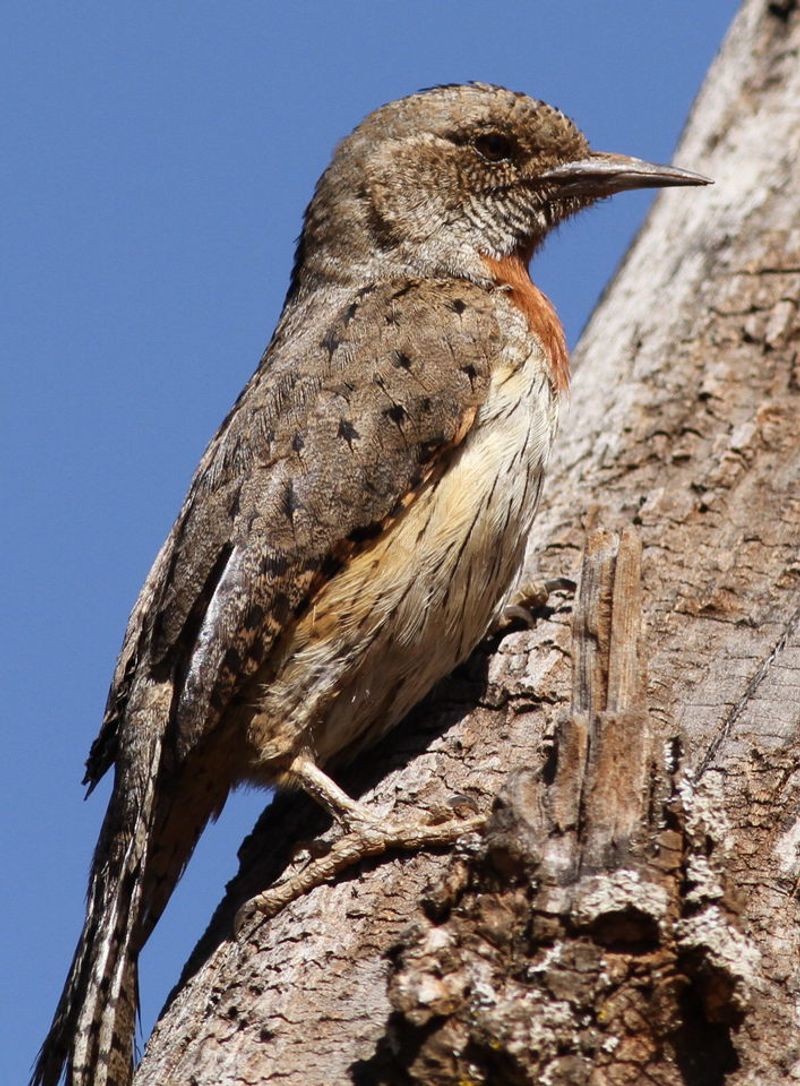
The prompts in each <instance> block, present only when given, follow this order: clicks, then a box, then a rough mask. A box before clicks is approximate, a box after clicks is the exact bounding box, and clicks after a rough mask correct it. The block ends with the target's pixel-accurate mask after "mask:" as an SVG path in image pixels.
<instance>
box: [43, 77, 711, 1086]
mask: <svg viewBox="0 0 800 1086" xmlns="http://www.w3.org/2000/svg"><path fill="white" fill-rule="evenodd" d="M707 183H710V182H709V180H708V179H707V178H705V177H702V176H701V175H699V174H696V173H693V172H689V171H687V170H681V169H677V168H675V167H671V166H660V165H655V164H652V163H648V162H644V161H641V160H639V159H636V158H632V157H629V156H626V155H621V154H612V153H604V152H598V151H594V150H592V149H591V148H590V146H589V143H588V141H587V139H586V137H585V136H584V135H583V133H582V132H581V131H580V130H579V129H578V128H577V126H576V125H575V124H574V123H573V122H572V121H571V120H570V119H569V118H568V117H567V116H566V115H565V114H564V113H563V112H561V111H560V110H559V109H557V108H555V107H553V106H551V105H548V104H547V103H545V102H543V101H540V100H538V99H535V98H532V97H529V96H528V95H526V94H523V93H519V92H515V91H511V90H508V89H506V88H504V87H500V86H494V85H490V84H485V83H468V84H455V85H442V86H438V87H433V88H429V89H427V90H424V91H420V92H418V93H415V94H412V95H409V96H407V97H405V98H401V99H399V100H396V101H394V102H391V103H389V104H387V105H384V106H381V107H380V108H378V109H376V110H375V111H374V112H372V113H371V114H369V115H368V116H367V117H366V118H365V119H364V120H363V121H362V122H361V124H359V125H358V126H357V127H356V128H355V129H354V131H353V132H352V133H351V134H350V135H349V136H347V137H346V138H345V139H344V140H343V141H342V142H341V143H340V144H339V146H338V147H337V148H336V150H335V153H334V155H333V158H332V160H331V163H330V165H329V166H328V168H327V169H326V170H325V172H324V173H323V174H322V176H321V178H320V179H319V181H318V183H317V186H316V188H315V191H314V194H313V197H312V199H311V202H310V203H309V205H308V207H307V209H306V212H305V217H304V223H303V229H302V233H301V235H300V238H299V241H298V243H297V250H296V256H295V262H294V268H293V271H292V274H291V279H290V284H289V288H288V293H287V296H286V300H285V304H284V308H283V310H282V313H281V316H280V318H279V321H278V324H277V327H276V329H275V331H274V333H273V336H272V339H271V341H270V343H269V345H268V347H267V349H266V351H265V352H264V355H263V357H262V358H261V360H260V363H259V365H258V367H257V369H256V371H255V373H254V374H253V376H252V378H251V379H250V381H249V383H248V384H247V385H246V387H245V388H244V390H243V392H242V393H241V395H240V396H239V398H238V400H237V401H236V403H235V406H234V407H233V409H232V410H231V411H230V413H229V414H228V416H227V417H226V418H225V420H224V422H223V423H222V425H221V427H220V429H219V430H218V432H217V433H216V435H215V436H214V437H213V439H212V440H211V442H210V444H209V446H208V448H207V449H206V451H205V453H204V455H203V457H202V459H201V461H200V464H199V466H198V468H197V470H196V473H195V475H194V477H193V479H192V482H191V484H190V488H189V491H188V495H187V497H186V499H185V501H184V503H183V506H182V508H181V510H180V512H179V515H178V517H177V520H176V521H175V524H174V526H173V527H172V530H171V531H170V533H169V535H168V537H167V539H166V541H165V543H164V545H163V546H162V548H161V550H160V551H159V553H158V555H157V557H156V559H155V562H154V564H153V567H152V569H151V571H150V573H149V575H148V577H147V579H146V581H145V584H144V586H143V588H142V590H141V593H140V595H139V597H138V599H137V601H136V603H135V605H134V608H133V611H132V614H131V616H130V619H129V622H128V626H127V629H126V632H125V636H124V640H123V645H122V649H121V652H120V655H119V658H118V661H117V664H116V668H115V671H114V675H113V679H112V683H111V688H110V692H109V696H108V702H107V706H106V710H105V714H104V717H103V720H102V724H101V728H100V733H99V735H98V737H97V739H96V740H95V742H94V743H93V745H92V747H91V751H90V753H89V757H88V760H87V763H86V776H85V779H84V783H85V784H86V785H88V789H89V791H90V792H91V790H92V789H94V787H95V786H96V785H97V783H98V781H99V780H100V779H101V777H103V776H104V774H105V773H106V772H108V771H109V770H111V769H112V768H113V773H114V782H113V789H112V794H111V798H110V800H109V804H108V809H107V812H106V815H105V819H104V822H103V825H102V829H101V832H100V836H99V840H98V842H97V846H96V850H95V853H94V858H93V861H92V866H91V872H90V881H89V890H88V896H87V912H86V920H85V924H84V928H83V932H82V934H81V936H80V940H79V942H78V945H77V948H76V950H75V955H74V958H73V961H72V965H71V968H70V971H69V974H68V977H67V981H66V984H65V987H64V991H63V994H62V996H61V999H60V1001H59V1003H58V1006H57V1009H56V1012H55V1016H54V1019H53V1022H52V1026H51V1028H50V1032H49V1034H48V1035H47V1038H46V1040H45V1042H44V1044H43V1046H42V1048H41V1050H40V1053H39V1056H38V1059H37V1062H36V1064H35V1067H34V1070H33V1073H32V1077H31V1080H30V1082H31V1086H56V1083H58V1081H59V1080H60V1078H61V1076H62V1074H64V1075H65V1081H66V1083H67V1086H90V1084H92V1086H127V1084H128V1083H130V1081H131V1078H132V1075H133V1062H134V1060H133V1041H134V1026H135V1016H136V1003H137V976H136V962H137V956H138V954H139V951H140V950H141V948H142V946H143V945H144V943H145V941H146V940H147V938H148V937H149V935H150V934H151V932H152V930H153V928H154V926H155V924H156V923H157V921H158V919H159V917H160V915H161V913H162V912H163V910H164V908H165V906H166V903H167V901H168V899H169V897H170V894H171V893H172V890H173V889H174V887H175V885H176V883H177V881H178V879H179V878H180V876H181V874H182V872H183V870H184V868H185V866H186V864H187V863H188V861H189V859H190V857H191V854H192V851H193V849H194V846H195V844H196V842H197V840H198V838H199V836H200V834H201V833H202V831H203V829H204V827H205V826H206V824H207V823H208V821H209V820H210V819H213V818H215V817H216V816H217V815H218V814H219V812H220V811H221V809H222V806H223V805H224V803H225V800H226V797H227V795H228V793H229V792H230V790H231V789H232V788H234V787H236V786H237V785H239V784H242V783H255V784H258V785H263V786H266V787H278V788H300V789H303V790H305V791H306V792H308V793H309V794H310V795H311V796H313V797H314V798H315V799H316V800H317V801H318V802H320V803H321V804H322V805H323V806H324V807H326V808H327V809H328V810H329V811H330V812H331V813H332V815H333V816H334V818H335V819H336V820H337V821H338V822H340V823H341V824H342V825H343V826H344V827H345V829H348V828H349V829H350V830H353V829H354V828H355V829H357V828H358V825H359V824H365V823H368V822H369V820H370V818H371V817H372V816H371V814H370V811H369V809H368V805H366V804H362V803H360V802H358V801H356V800H354V799H352V798H350V797H349V796H347V794H346V793H345V792H344V791H343V790H342V789H341V788H340V787H339V786H338V785H337V784H336V783H335V781H334V780H333V778H332V777H331V776H330V772H329V770H330V767H331V766H336V765H339V764H342V763H344V762H347V761H352V760H353V759H355V758H358V757H359V755H360V754H361V753H362V752H363V751H364V750H365V748H367V747H368V746H369V745H371V744H373V743H375V742H376V740H378V739H379V738H381V737H382V736H383V735H384V734H385V733H387V732H388V731H389V730H390V729H391V728H393V727H395V726H396V725H397V724H398V723H399V722H400V721H402V719H403V717H404V716H406V714H407V713H408V712H409V710H410V709H411V708H412V707H413V706H414V705H416V704H417V703H418V702H419V701H420V700H421V699H422V698H423V697H424V695H425V694H426V693H427V692H428V691H429V690H430V689H431V688H432V687H433V685H434V684H435V683H436V682H437V681H438V680H440V679H441V678H443V677H444V676H446V675H447V674H448V673H449V672H450V671H452V670H453V668H454V667H456V666H457V665H458V664H459V663H460V662H462V661H463V660H465V659H466V658H467V657H468V656H469V654H470V653H471V652H472V651H473V649H474V648H475V647H476V645H477V644H478V643H479V642H480V641H481V640H482V639H483V637H484V636H485V635H486V633H487V631H488V630H489V629H490V628H491V627H492V624H493V623H494V622H495V621H496V620H497V619H498V617H499V616H500V615H501V614H502V610H503V607H504V605H505V604H506V602H507V601H508V600H509V598H510V594H511V592H512V591H513V589H514V587H515V585H516V583H517V579H518V577H519V574H520V569H521V566H522V561H523V556H524V553H525V549H526V542H527V539H528V535H529V532H530V530H531V526H532V523H533V520H534V515H535V512H536V507H537V502H538V499H539V494H540V491H541V487H542V481H543V478H544V471H545V466H546V463H547V459H548V455H549V453H550V449H551V447H552V444H553V440H554V437H555V434H556V428H557V420H558V413H559V405H560V403H561V402H562V401H563V399H564V395H565V393H566V391H567V388H568V385H569V360H568V353H567V347H566V341H565V335H564V331H563V329H562V326H561V324H560V322H559V319H558V317H557V315H556V312H555V309H554V308H553V305H552V304H551V302H550V301H549V300H548V298H547V297H546V296H545V295H544V294H543V293H542V292H541V291H540V290H539V288H538V287H537V286H535V284H534V283H533V281H532V280H531V278H530V273H529V264H530V261H531V259H532V256H533V254H534V253H535V251H536V250H537V249H538V248H539V247H540V246H541V244H542V243H543V241H544V240H545V238H546V237H547V235H548V234H549V233H550V232H551V231H552V230H553V229H554V228H556V227H557V226H558V225H559V224H561V223H562V222H564V221H565V220H566V219H568V218H570V217H571V216H573V215H575V214H576V213H577V212H579V211H581V210H582V209H584V208H587V207H589V206H590V205H592V204H593V203H595V202H596V201H597V200H600V199H602V198H604V197H607V196H610V195H613V194H614V193H618V192H622V191H625V190H628V189H640V188H651V187H663V186H680V185H687V186H689V185H704V184H707Z"/></svg>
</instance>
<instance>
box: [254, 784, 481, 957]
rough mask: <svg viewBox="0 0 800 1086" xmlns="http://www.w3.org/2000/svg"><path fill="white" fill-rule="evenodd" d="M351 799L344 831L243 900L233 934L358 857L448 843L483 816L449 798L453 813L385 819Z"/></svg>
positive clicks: (271, 914) (473, 827) (476, 826)
mask: <svg viewBox="0 0 800 1086" xmlns="http://www.w3.org/2000/svg"><path fill="white" fill-rule="evenodd" d="M348 798H349V797H348ZM350 802H351V803H352V804H354V806H355V807H356V808H357V812H350V815H349V817H348V831H347V832H346V833H345V835H344V836H343V837H340V838H339V839H338V840H337V841H335V842H334V843H333V845H332V846H331V847H330V849H329V851H327V852H326V853H325V854H324V855H322V856H319V857H317V858H315V859H312V860H310V861H309V862H308V863H307V864H306V866H305V867H304V868H302V870H300V871H298V872H297V874H295V875H291V876H289V877H288V878H286V879H284V880H283V881H282V882H279V883H277V884H276V885H274V886H271V887H270V888H269V889H268V890H265V891H263V892H262V893H260V894H257V895H256V896H255V897H253V898H251V899H250V900H249V901H247V902H245V904H244V905H242V907H241V908H240V909H239V911H238V913H237V914H236V919H235V922H234V930H235V932H236V934H237V936H238V935H240V933H241V932H242V930H243V929H244V928H246V927H249V926H250V924H251V923H255V922H257V921H263V920H270V919H272V917H274V916H276V915H277V914H278V913H279V912H280V911H281V910H282V909H284V908H285V907H286V906H287V905H289V904H290V903H291V902H292V901H295V900H296V899H297V898H299V897H302V896H303V895H304V894H306V893H308V891H309V890H313V889H314V888H315V887H317V886H321V885H322V884H323V883H325V882H330V881H332V880H333V879H334V878H335V877H336V876H337V875H338V874H340V872H342V871H344V870H346V869H347V868H348V867H352V866H353V865H354V864H357V863H360V862H361V861H362V860H367V859H372V858H374V857H376V856H382V855H383V854H384V853H386V852H389V851H390V850H392V849H403V850H413V849H426V848H441V847H443V846H445V845H452V844H454V843H455V842H456V841H457V840H458V839H459V838H460V837H463V836H465V835H466V834H468V833H472V832H474V831H476V830H479V829H481V828H482V826H483V825H484V824H485V822H486V816H485V815H480V814H475V813H474V808H472V809H471V810H472V813H470V814H467V811H468V810H470V806H469V804H468V803H466V802H465V803H464V804H462V805H458V804H455V803H454V804H453V807H454V809H455V810H456V812H457V817H455V818H451V819H447V820H446V821H442V822H437V823H428V822H424V821H421V820H420V819H419V818H418V817H411V818H399V819H386V818H384V817H382V816H380V815H379V814H376V813H375V812H372V811H371V810H370V809H369V808H368V807H367V806H366V805H364V804H360V803H359V804H356V803H355V801H354V800H351V801H350ZM462 816H463V817H462Z"/></svg>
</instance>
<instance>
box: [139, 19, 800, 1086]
mask: <svg viewBox="0 0 800 1086" xmlns="http://www.w3.org/2000/svg"><path fill="white" fill-rule="evenodd" d="M799 51H800V10H798V6H797V3H796V2H794V0H784V2H782V3H767V2H765V0H747V2H746V3H745V4H744V6H743V8H742V10H741V12H740V14H739V16H738V18H737V20H736V22H735V24H734V26H733V28H732V30H731V32H730V34H729V36H728V38H727V41H726V43H725V45H724V47H723V50H722V53H721V55H720V57H719V58H718V59H717V60H716V62H715V63H714V66H713V68H712V70H711V73H710V75H709V77H708V80H707V83H706V86H705V88H704V89H703V91H702V92H701V94H700V97H699V99H698V101H697V103H696V106H695V109H694V113H693V115H692V118H691V121H690V123H689V126H688V129H687V131H686V134H685V137H684V140H683V143H682V145H681V148H680V150H679V152H678V154H677V161H678V162H679V163H681V164H685V165H687V166H689V167H692V168H696V169H700V170H702V171H703V172H704V173H708V174H709V175H711V176H712V177H714V178H715V180H716V185H715V186H714V188H712V189H709V190H706V191H705V192H693V193H691V194H690V195H687V194H686V193H682V192H667V193H665V194H663V195H662V196H661V197H660V198H659V200H658V202H657V204H656V206H655V208H654V210H653V212H652V214H651V215H650V218H649V219H648V222H647V224H646V226H645V228H644V229H643V231H642V233H641V235H640V236H639V238H638V240H637V241H636V243H635V245H634V246H633V248H632V250H631V252H630V254H629V255H628V257H627V259H626V261H625V263H624V265H623V267H622V268H621V270H620V272H619V273H618V275H617V277H616V279H615V281H614V283H613V285H612V287H611V288H610V289H609V291H608V292H607V295H606V297H605V298H604V299H603V302H602V304H601V305H600V307H599V308H598V310H597V312H596V313H595V315H594V317H593V319H592V321H591V323H590V324H589V326H588V328H587V330H586V333H585V335H584V336H583V339H582V341H581V344H580V346H579V348H578V350H577V352H576V357H575V360H574V361H575V368H576V371H577V375H576V379H575V383H574V390H573V394H572V402H571V407H570V408H569V410H568V411H567V412H566V413H565V417H564V420H563V423H562V430H561V435H560V439H559V445H558V454H557V455H556V457H555V460H554V463H553V465H552V468H551V470H550V473H549V478H548V482H547V486H546V488H545V489H546V492H545V500H544V504H543V507H542V510H541V512H540V514H539V517H538V519H537V523H536V528H535V532H534V539H533V541H532V542H533V546H534V550H533V552H532V557H531V570H532V571H533V570H535V572H536V575H537V576H559V575H569V576H575V577H577V575H578V572H579V570H582V572H581V578H580V580H581V585H580V589H579V592H578V594H577V596H576V598H575V600H574V601H573V600H572V599H571V598H570V597H569V596H567V595H566V594H562V595H559V596H558V597H557V598H556V599H555V601H553V600H551V605H552V606H551V609H550V610H549V611H548V613H547V615H546V617H544V618H542V619H541V620H540V621H539V622H538V623H537V625H536V627H535V629H534V630H532V631H525V632H517V633H511V634H509V635H507V636H506V637H505V638H503V639H502V640H499V641H495V642H494V643H493V644H492V645H491V646H486V647H485V648H483V649H481V650H479V651H478V652H476V654H475V655H474V656H473V658H472V659H471V661H470V662H469V664H468V665H467V666H466V667H463V668H462V669H460V671H459V672H458V673H457V674H456V675H455V676H453V677H452V678H451V679H450V680H448V681H447V682H446V683H443V684H441V686H440V687H439V688H438V689H437V690H436V691H435V692H434V694H433V695H432V696H431V697H430V698H429V699H428V701H427V702H426V704H425V705H424V706H422V707H421V708H420V709H418V710H417V711H416V712H415V713H414V714H413V715H412V717H411V718H410V720H409V721H408V722H407V723H406V724H404V725H403V727H402V728H400V729H398V730H397V731H396V732H395V734H394V735H392V736H390V737H389V738H388V739H387V740H386V741H385V742H384V743H383V744H382V745H381V746H380V747H378V748H376V749H375V751H374V753H371V754H370V755H369V756H368V758H367V763H368V764H367V765H359V766H356V767H352V768H351V769H350V770H349V771H348V772H347V774H344V773H343V774H340V780H341V782H342V783H343V784H344V785H345V787H348V788H349V789H350V790H351V792H353V793H356V794H363V795H364V798H365V799H366V801H367V802H368V803H370V804H372V805H377V806H378V807H379V808H383V809H385V810H387V811H389V810H391V809H393V808H397V809H399V810H402V811H406V812H407V811H410V810H411V809H414V808H425V809H426V810H433V811H436V810H438V809H441V810H442V812H447V811H450V812H452V807H453V804H454V803H455V805H456V807H458V806H459V805H460V806H461V807H463V808H464V809H468V810H470V811H472V810H474V809H478V810H481V811H490V810H491V811H492V814H491V817H490V819H489V823H488V825H487V828H486V830H485V831H484V832H483V833H472V834H470V835H467V836H466V837H465V839H464V840H463V841H462V843H461V844H460V846H459V847H458V848H457V849H456V850H455V851H453V850H449V851H440V852H438V853H422V852H419V853H411V854H404V855H398V856H394V857H389V858H386V857H384V858H382V859H379V860H376V861H371V862H369V863H367V864H364V865H362V866H361V867H359V868H355V869H352V870H350V871H349V872H347V873H345V874H344V875H341V876H339V877H338V879H337V880H336V881H335V883H333V884H331V885H324V886H320V887H318V888H317V889H315V890H313V891H311V892H309V893H308V894H306V895H305V896H303V897H302V898H301V899H300V900H297V901H295V902H294V903H293V904H291V905H289V906H288V907H287V908H285V909H284V910H283V911H282V912H280V913H279V914H278V915H277V916H276V917H275V918H273V919H272V920H269V921H263V920H262V921H260V922H259V921H257V920H256V921H252V920H251V921H249V922H248V923H247V924H246V925H245V927H244V928H243V930H242V932H241V933H240V935H239V936H238V938H234V936H233V934H232V932H233V918H234V915H235V913H236V910H237V908H238V907H239V906H240V905H241V904H242V902H243V901H245V900H246V899H247V898H249V897H251V896H252V895H254V894H255V893H258V892H259V891H261V890H263V889H264V888H265V887H267V886H268V885H269V884H270V882H272V881H273V880H275V879H276V878H278V877H280V876H281V875H282V874H283V873H284V871H285V869H286V867H287V865H288V866H289V867H290V869H293V866H294V865H297V864H299V863H302V862H304V860H306V859H307V858H308V851H307V850H306V851H304V850H303V848H302V844H301V842H302V841H303V840H305V841H306V842H307V841H308V839H310V838H313V837H314V836H315V835H317V834H319V833H320V832H321V831H322V830H323V829H324V822H323V820H322V818H321V816H320V815H319V813H318V812H317V811H316V810H315V809H314V808H313V805H312V804H310V803H309V802H307V801H306V800H305V799H303V798H302V797H283V798H281V799H279V800H278V801H277V802H276V803H275V804H274V806H273V807H272V808H270V809H269V810H268V811H267V812H266V813H265V815H264V816H263V817H262V819H261V820H260V822H259V825H258V826H257V828H256V830H255V831H254V833H253V835H252V836H251V837H250V838H249V839H248V840H247V841H246V842H245V845H244V846H243V849H242V852H241V870H240V874H239V875H238V876H237V878H236V879H235V880H234V881H233V882H232V883H231V885H230V887H229V890H228V894H227V896H226V898H225V900H224V901H223V902H222V903H221V905H220V906H219V909H218V911H217V913H216V915H215V917H214V919H213V921H212V924H211V926H210V928H209V930H208V932H207V933H206V935H205V936H204V938H203V940H202V941H201V943H200V945H199V946H198V948H197V950H196V951H195V953H194V955H193V957H192V959H191V961H190V962H189V964H188V966H187V969H186V973H185V976H184V978H183V979H182V981H181V984H180V985H179V987H178V988H177V989H176V992H175V993H173V997H172V1001H171V1004H170V1005H169V1008H168V1010H167V1011H166V1012H165V1014H164V1015H163V1017H162V1019H161V1021H160V1023H159V1025H158V1026H157V1028H156V1030H155V1032H154V1034H153V1037H152V1038H151V1040H150V1043H149V1045H148V1048H147V1051H146V1054H145V1057H144V1060H143V1062H142V1065H141V1067H140V1069H139V1071H138V1073H137V1077H136V1084H137V1086H155V1084H158V1086H165V1084H171V1083H176V1084H177V1083H189V1082H191V1083H195V1084H203V1086H205V1084H207V1086H211V1084H213V1086H223V1084H225V1086H227V1084H234V1083H236V1084H238V1083H248V1084H254V1083H266V1082H273V1081H280V1082H282V1083H287V1084H297V1086H301V1084H302V1086H323V1084H340V1083H341V1084H346V1083H356V1084H368V1083H386V1084H389V1083H393V1084H394V1083H396V1084H400V1083H404V1084H406V1083H408V1084H410V1083H420V1084H423V1083H424V1084H426V1086H429V1084H438V1083H441V1084H445V1083H447V1084H451V1083H476V1084H477V1083H492V1084H495V1083H512V1084H517V1083H519V1084H525V1086H533V1084H534V1083H540V1082H542V1083H552V1084H581V1083H587V1084H588V1083H591V1084H593V1086H594V1084H606V1083H608V1084H612V1083H613V1084H623V1083H625V1084H627V1083H631V1084H633V1083H640V1082H645V1081H647V1082H653V1083H658V1084H664V1086H668V1084H669V1086H671V1084H677V1083H692V1084H696V1086H700V1084H703V1086H705V1084H715V1083H720V1084H721V1083H725V1084H736V1086H742V1084H745V1083H748V1084H756V1083H758V1084H760V1086H772V1084H782V1083H790V1082H797V1081H798V1079H800V1032H798V1030H797V1024H798V1021H797V1020H798V1015H799V1014H800V1011H798V1006H800V1000H799V999H798V996H800V973H799V972H798V961H799V960H800V959H799V958H798V950H800V925H799V924H798V916H797V911H798V910H797V904H796V899H797V890H798V885H799V883H798V877H799V876H800V854H799V852H798V846H800V768H799V767H798V753H800V741H799V740H798V736H797V730H798V729H797V725H798V723H799V722H800V560H799V559H798V540H799V539H800V485H798V483H799V481H800V479H799V477H800V458H799V457H798V453H799V452H800V411H799V408H800V361H798V344H799V343H800V321H799V320H798V296H799V295H800V291H799V290H798V286H800V222H799V219H800V215H799V214H798V209H799V208H800V167H799V166H798V163H800V56H798V53H799ZM582 556H583V557H582ZM640 568H641V576H640ZM454 796H455V797H456V799H455V800H454V799H453V797H454ZM330 836H332V835H331V834H330V833H326V834H325V835H323V840H324V839H326V838H329V837H330ZM333 836H335V835H333ZM313 847H315V848H319V847H320V846H319V843H318V842H316V843H315V845H314V846H313Z"/></svg>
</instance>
